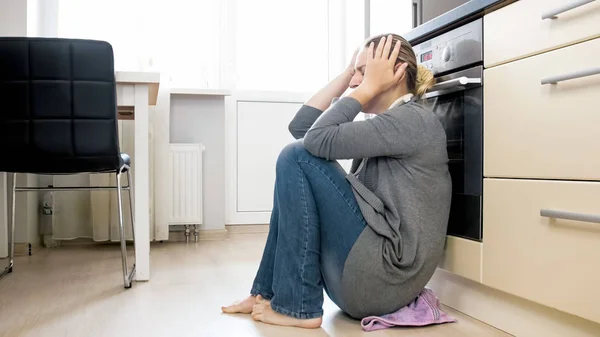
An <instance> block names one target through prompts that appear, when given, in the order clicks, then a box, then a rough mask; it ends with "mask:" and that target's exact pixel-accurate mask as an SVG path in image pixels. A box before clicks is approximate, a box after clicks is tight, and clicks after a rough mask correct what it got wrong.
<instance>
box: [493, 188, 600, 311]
mask: <svg viewBox="0 0 600 337" xmlns="http://www.w3.org/2000/svg"><path fill="white" fill-rule="evenodd" d="M483 200H484V203H483V219H484V220H483V241H484V246H485V249H484V250H483V283H484V284H486V285H489V286H491V287H494V288H497V289H499V290H502V291H505V292H507V293H511V294H514V295H517V296H519V297H523V298H526V299H529V300H531V301H534V302H538V303H540V304H543V305H546V306H549V307H553V308H556V309H558V310H561V311H564V312H567V313H570V314H573V315H577V316H580V317H583V318H586V319H589V320H592V321H595V322H600V287H598V284H600V224H599V223H593V222H583V221H573V220H564V219H560V218H550V217H544V216H541V215H540V211H541V210H542V209H548V210H553V211H562V212H572V213H577V214H585V215H591V216H594V217H596V218H600V183H596V182H568V181H543V180H511V179H485V180H484V199H483ZM591 216H590V218H591ZM587 220H588V221H593V220H598V219H589V218H588V219H587Z"/></svg>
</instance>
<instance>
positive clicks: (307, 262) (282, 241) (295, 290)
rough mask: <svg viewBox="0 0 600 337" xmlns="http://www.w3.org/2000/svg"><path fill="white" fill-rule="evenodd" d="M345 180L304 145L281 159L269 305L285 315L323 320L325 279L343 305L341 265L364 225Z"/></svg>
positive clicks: (287, 150)
mask: <svg viewBox="0 0 600 337" xmlns="http://www.w3.org/2000/svg"><path fill="white" fill-rule="evenodd" d="M344 176H345V173H344V171H343V170H342V169H341V167H340V166H339V164H337V163H336V162H330V161H326V160H323V159H320V158H316V157H314V156H312V155H310V153H308V152H307V151H306V149H305V148H304V146H303V145H302V142H296V143H293V144H291V145H289V146H287V147H286V148H285V149H284V150H283V151H282V153H281V155H280V156H279V159H278V161H277V176H276V182H275V185H276V189H275V204H274V206H275V207H274V213H273V218H272V220H271V230H270V232H269V237H270V239H272V240H269V242H275V244H274V246H275V253H274V263H273V265H272V266H273V267H272V269H271V270H270V271H271V272H272V275H273V279H272V286H271V289H272V293H273V297H272V302H271V307H272V308H273V309H274V310H275V311H277V312H279V313H281V314H284V315H287V316H291V317H296V318H303V319H307V318H315V317H320V316H322V314H323V309H322V305H323V285H324V284H323V276H325V279H326V280H325V281H326V282H328V284H327V291H328V293H329V294H330V297H332V299H334V301H335V302H336V303H338V305H340V304H341V299H339V293H340V291H339V290H340V287H339V283H340V281H339V280H341V274H342V272H343V265H344V262H345V259H346V257H347V256H348V253H349V251H350V249H351V247H352V245H353V244H354V242H355V241H356V239H357V238H358V235H360V233H361V232H362V229H363V228H364V226H365V223H364V219H363V218H362V215H361V213H360V210H359V209H358V206H357V204H356V200H355V199H354V195H353V193H352V189H351V187H350V185H349V183H348V182H347V181H346V180H345V177H344ZM274 223H276V224H277V226H276V231H275V230H274V229H275V227H274V226H273V224H274ZM323 237H324V238H326V242H322V238H323ZM269 242H268V243H267V245H268V246H269ZM269 247H271V246H269ZM267 250H268V251H269V252H271V250H270V249H265V256H264V257H263V261H262V262H261V268H260V270H259V275H257V280H258V279H259V276H260V277H263V276H264V277H265V278H267V276H268V275H269V272H268V271H269V269H268V266H269V263H267V262H265V261H264V260H265V259H268V258H270V257H271V256H272V255H271V254H270V253H269V254H267V253H266V252H267ZM263 263H264V264H265V266H267V267H264V268H263ZM322 263H324V264H323V265H322ZM322 275H323V276H322ZM328 280H329V281H328ZM261 282H263V281H257V282H256V283H259V284H260V285H261V286H262V284H261ZM263 283H268V282H267V281H264V282H263ZM257 288H258V287H257ZM254 291H255V292H260V290H259V289H255V290H254ZM340 307H342V306H341V305H340ZM342 309H343V308H342Z"/></svg>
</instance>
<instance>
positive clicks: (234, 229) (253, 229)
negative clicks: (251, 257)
mask: <svg viewBox="0 0 600 337" xmlns="http://www.w3.org/2000/svg"><path fill="white" fill-rule="evenodd" d="M225 228H226V229H227V232H229V233H230V234H259V233H268V232H269V225H227V226H225Z"/></svg>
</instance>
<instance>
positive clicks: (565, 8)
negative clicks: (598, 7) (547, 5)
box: [542, 0, 596, 20]
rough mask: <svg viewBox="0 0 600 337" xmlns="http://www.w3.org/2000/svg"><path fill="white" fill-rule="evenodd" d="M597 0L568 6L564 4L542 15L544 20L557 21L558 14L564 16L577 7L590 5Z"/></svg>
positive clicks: (586, 0) (572, 3)
mask: <svg viewBox="0 0 600 337" xmlns="http://www.w3.org/2000/svg"><path fill="white" fill-rule="evenodd" d="M594 1H596V0H574V1H571V2H569V3H567V4H564V5H562V6H560V7H557V8H554V9H552V10H549V11H547V12H546V13H543V14H542V20H546V19H557V18H558V17H557V15H558V14H562V13H564V12H567V11H570V10H571V9H575V8H577V7H581V6H583V5H586V4H589V3H590V2H594Z"/></svg>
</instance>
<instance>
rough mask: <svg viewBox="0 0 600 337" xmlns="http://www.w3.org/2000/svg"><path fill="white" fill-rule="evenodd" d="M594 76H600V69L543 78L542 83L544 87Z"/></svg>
mask: <svg viewBox="0 0 600 337" xmlns="http://www.w3.org/2000/svg"><path fill="white" fill-rule="evenodd" d="M592 75H600V67H598V68H592V69H587V70H579V71H574V72H572V73H570V74H566V75H558V76H550V77H546V78H542V81H541V83H542V85H546V84H557V83H558V82H563V81H568V80H573V79H576V78H581V77H587V76H592Z"/></svg>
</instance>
